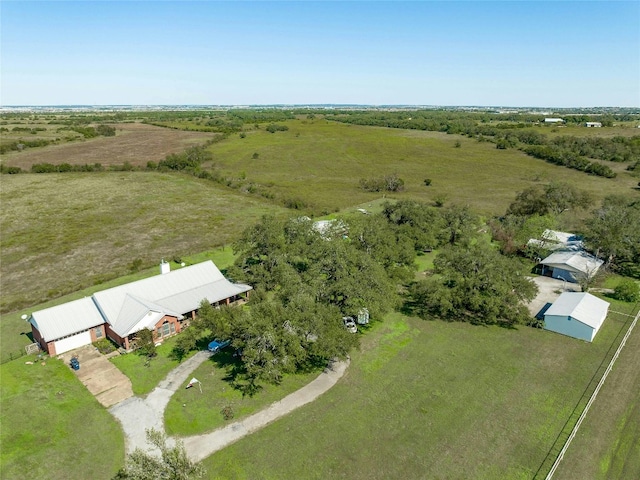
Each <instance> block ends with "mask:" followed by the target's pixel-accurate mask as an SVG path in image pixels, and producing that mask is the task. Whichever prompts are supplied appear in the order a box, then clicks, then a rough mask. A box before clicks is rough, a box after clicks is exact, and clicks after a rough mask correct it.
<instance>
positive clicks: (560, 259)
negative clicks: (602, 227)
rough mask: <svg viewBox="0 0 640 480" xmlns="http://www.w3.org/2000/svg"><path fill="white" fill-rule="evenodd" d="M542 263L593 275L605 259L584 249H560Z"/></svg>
mask: <svg viewBox="0 0 640 480" xmlns="http://www.w3.org/2000/svg"><path fill="white" fill-rule="evenodd" d="M540 263H541V264H542V265H547V266H549V267H554V268H561V269H563V270H568V271H570V272H573V273H581V274H583V275H588V276H592V275H594V274H595V273H596V272H597V271H598V269H599V268H600V266H601V265H602V264H603V263H604V261H602V260H600V259H599V258H596V257H594V256H593V255H590V254H588V253H587V252H584V251H578V252H575V251H558V252H553V253H552V254H551V255H549V256H548V257H547V258H545V259H544V260H542V261H541V262H540Z"/></svg>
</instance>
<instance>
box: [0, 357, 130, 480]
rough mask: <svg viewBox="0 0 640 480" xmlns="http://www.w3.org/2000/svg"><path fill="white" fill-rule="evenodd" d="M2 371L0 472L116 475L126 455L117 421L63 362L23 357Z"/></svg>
mask: <svg viewBox="0 0 640 480" xmlns="http://www.w3.org/2000/svg"><path fill="white" fill-rule="evenodd" d="M27 360H32V361H35V363H34V364H33V365H25V363H24V362H25V361H27ZM0 376H1V378H2V382H1V383H0V396H1V398H2V409H0V423H1V424H2V428H1V429H0V445H2V449H0V478H2V479H3V480H4V479H6V480H13V479H23V478H47V479H52V480H54V479H55V480H68V479H76V478H78V479H79V478H91V479H96V480H97V479H104V480H107V479H109V478H112V477H113V476H114V475H115V473H116V472H117V470H118V468H120V467H121V466H122V462H123V459H124V438H123V436H122V430H121V428H120V425H119V424H118V423H117V422H116V420H115V419H114V418H113V417H112V416H111V415H110V414H109V413H108V412H107V410H106V409H105V408H104V407H102V405H100V404H99V403H98V401H97V400H96V399H95V398H94V397H93V395H91V394H90V393H89V391H88V390H87V389H86V388H85V387H84V385H82V383H80V381H79V380H78V379H77V378H76V376H75V375H74V374H73V373H72V371H71V369H70V368H69V367H68V366H67V365H64V364H63V363H62V362H61V361H60V360H56V359H47V360H46V364H45V365H41V364H40V362H39V361H37V359H35V358H33V357H31V358H29V357H23V358H21V359H18V360H14V361H12V362H9V363H5V364H3V365H0Z"/></svg>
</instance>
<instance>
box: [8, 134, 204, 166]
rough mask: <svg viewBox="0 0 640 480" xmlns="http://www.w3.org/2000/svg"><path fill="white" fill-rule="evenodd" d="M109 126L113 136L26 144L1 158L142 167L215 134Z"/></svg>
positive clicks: (26, 162) (24, 163)
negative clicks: (55, 142) (30, 146)
mask: <svg viewBox="0 0 640 480" xmlns="http://www.w3.org/2000/svg"><path fill="white" fill-rule="evenodd" d="M113 126H114V127H115V128H116V136H115V137H96V138H92V139H89V140H77V141H75V142H71V143H64V144H59V145H49V146H46V147H40V148H29V149H26V150H24V151H22V152H11V153H7V154H5V155H3V156H2V162H3V163H4V164H5V165H8V166H15V167H20V168H22V169H23V170H27V171H28V170H29V169H30V168H31V165H33V164H36V163H45V162H46V163H52V164H54V165H58V164H61V163H70V164H72V165H84V164H90V165H93V164H94V163H100V164H102V166H104V167H108V166H109V165H122V164H123V163H124V162H129V163H130V164H131V165H135V166H141V167H144V166H146V164H147V162H149V161H153V162H159V161H160V160H162V159H163V158H165V157H166V156H167V155H169V154H170V153H179V152H182V151H183V150H184V149H185V148H187V147H189V146H191V145H195V144H199V143H204V142H205V141H206V140H209V139H211V138H213V137H214V136H215V134H213V133H204V132H186V131H183V130H175V129H170V128H162V127H156V126H154V125H146V124H143V123H117V124H113Z"/></svg>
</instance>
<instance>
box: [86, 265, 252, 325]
mask: <svg viewBox="0 0 640 480" xmlns="http://www.w3.org/2000/svg"><path fill="white" fill-rule="evenodd" d="M251 289H252V287H250V286H248V285H238V284H233V283H231V282H230V281H229V280H227V279H226V278H224V275H222V272H220V270H219V269H218V267H216V266H215V265H214V263H213V262H212V261H211V260H208V261H206V262H202V263H198V264H196V265H191V266H189V267H184V268H181V269H179V270H174V271H172V272H169V273H165V274H163V275H156V276H155V277H150V278H145V279H143V280H138V281H136V282H132V283H127V284H125V285H120V286H118V287H114V288H110V289H108V290H103V291H101V292H96V293H94V294H93V296H94V298H95V299H96V303H97V305H98V306H99V308H100V310H101V311H102V313H103V315H104V317H105V319H106V320H107V322H109V324H110V325H111V327H112V328H113V329H114V330H115V331H116V333H118V335H121V336H126V335H130V334H131V333H135V331H137V330H135V331H134V330H133V329H134V328H135V327H136V325H137V324H138V321H139V320H140V318H142V316H144V315H146V314H147V312H149V311H155V312H165V313H166V314H168V315H173V316H180V314H183V313H187V312H191V311H192V310H197V309H198V308H199V307H200V303H201V302H202V300H204V299H205V298H206V299H207V300H208V301H209V303H214V302H217V301H220V300H224V299H225V298H229V297H232V296H234V295H237V294H239V293H244V292H247V291H249V290H251ZM140 328H143V327H140ZM138 330H139V329H138Z"/></svg>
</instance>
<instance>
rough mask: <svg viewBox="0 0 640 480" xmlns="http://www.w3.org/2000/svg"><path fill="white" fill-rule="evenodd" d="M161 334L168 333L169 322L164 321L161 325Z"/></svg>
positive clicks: (165, 334)
mask: <svg viewBox="0 0 640 480" xmlns="http://www.w3.org/2000/svg"><path fill="white" fill-rule="evenodd" d="M162 335H164V336H165V337H166V336H167V335H169V324H168V323H165V324H164V325H162Z"/></svg>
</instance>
